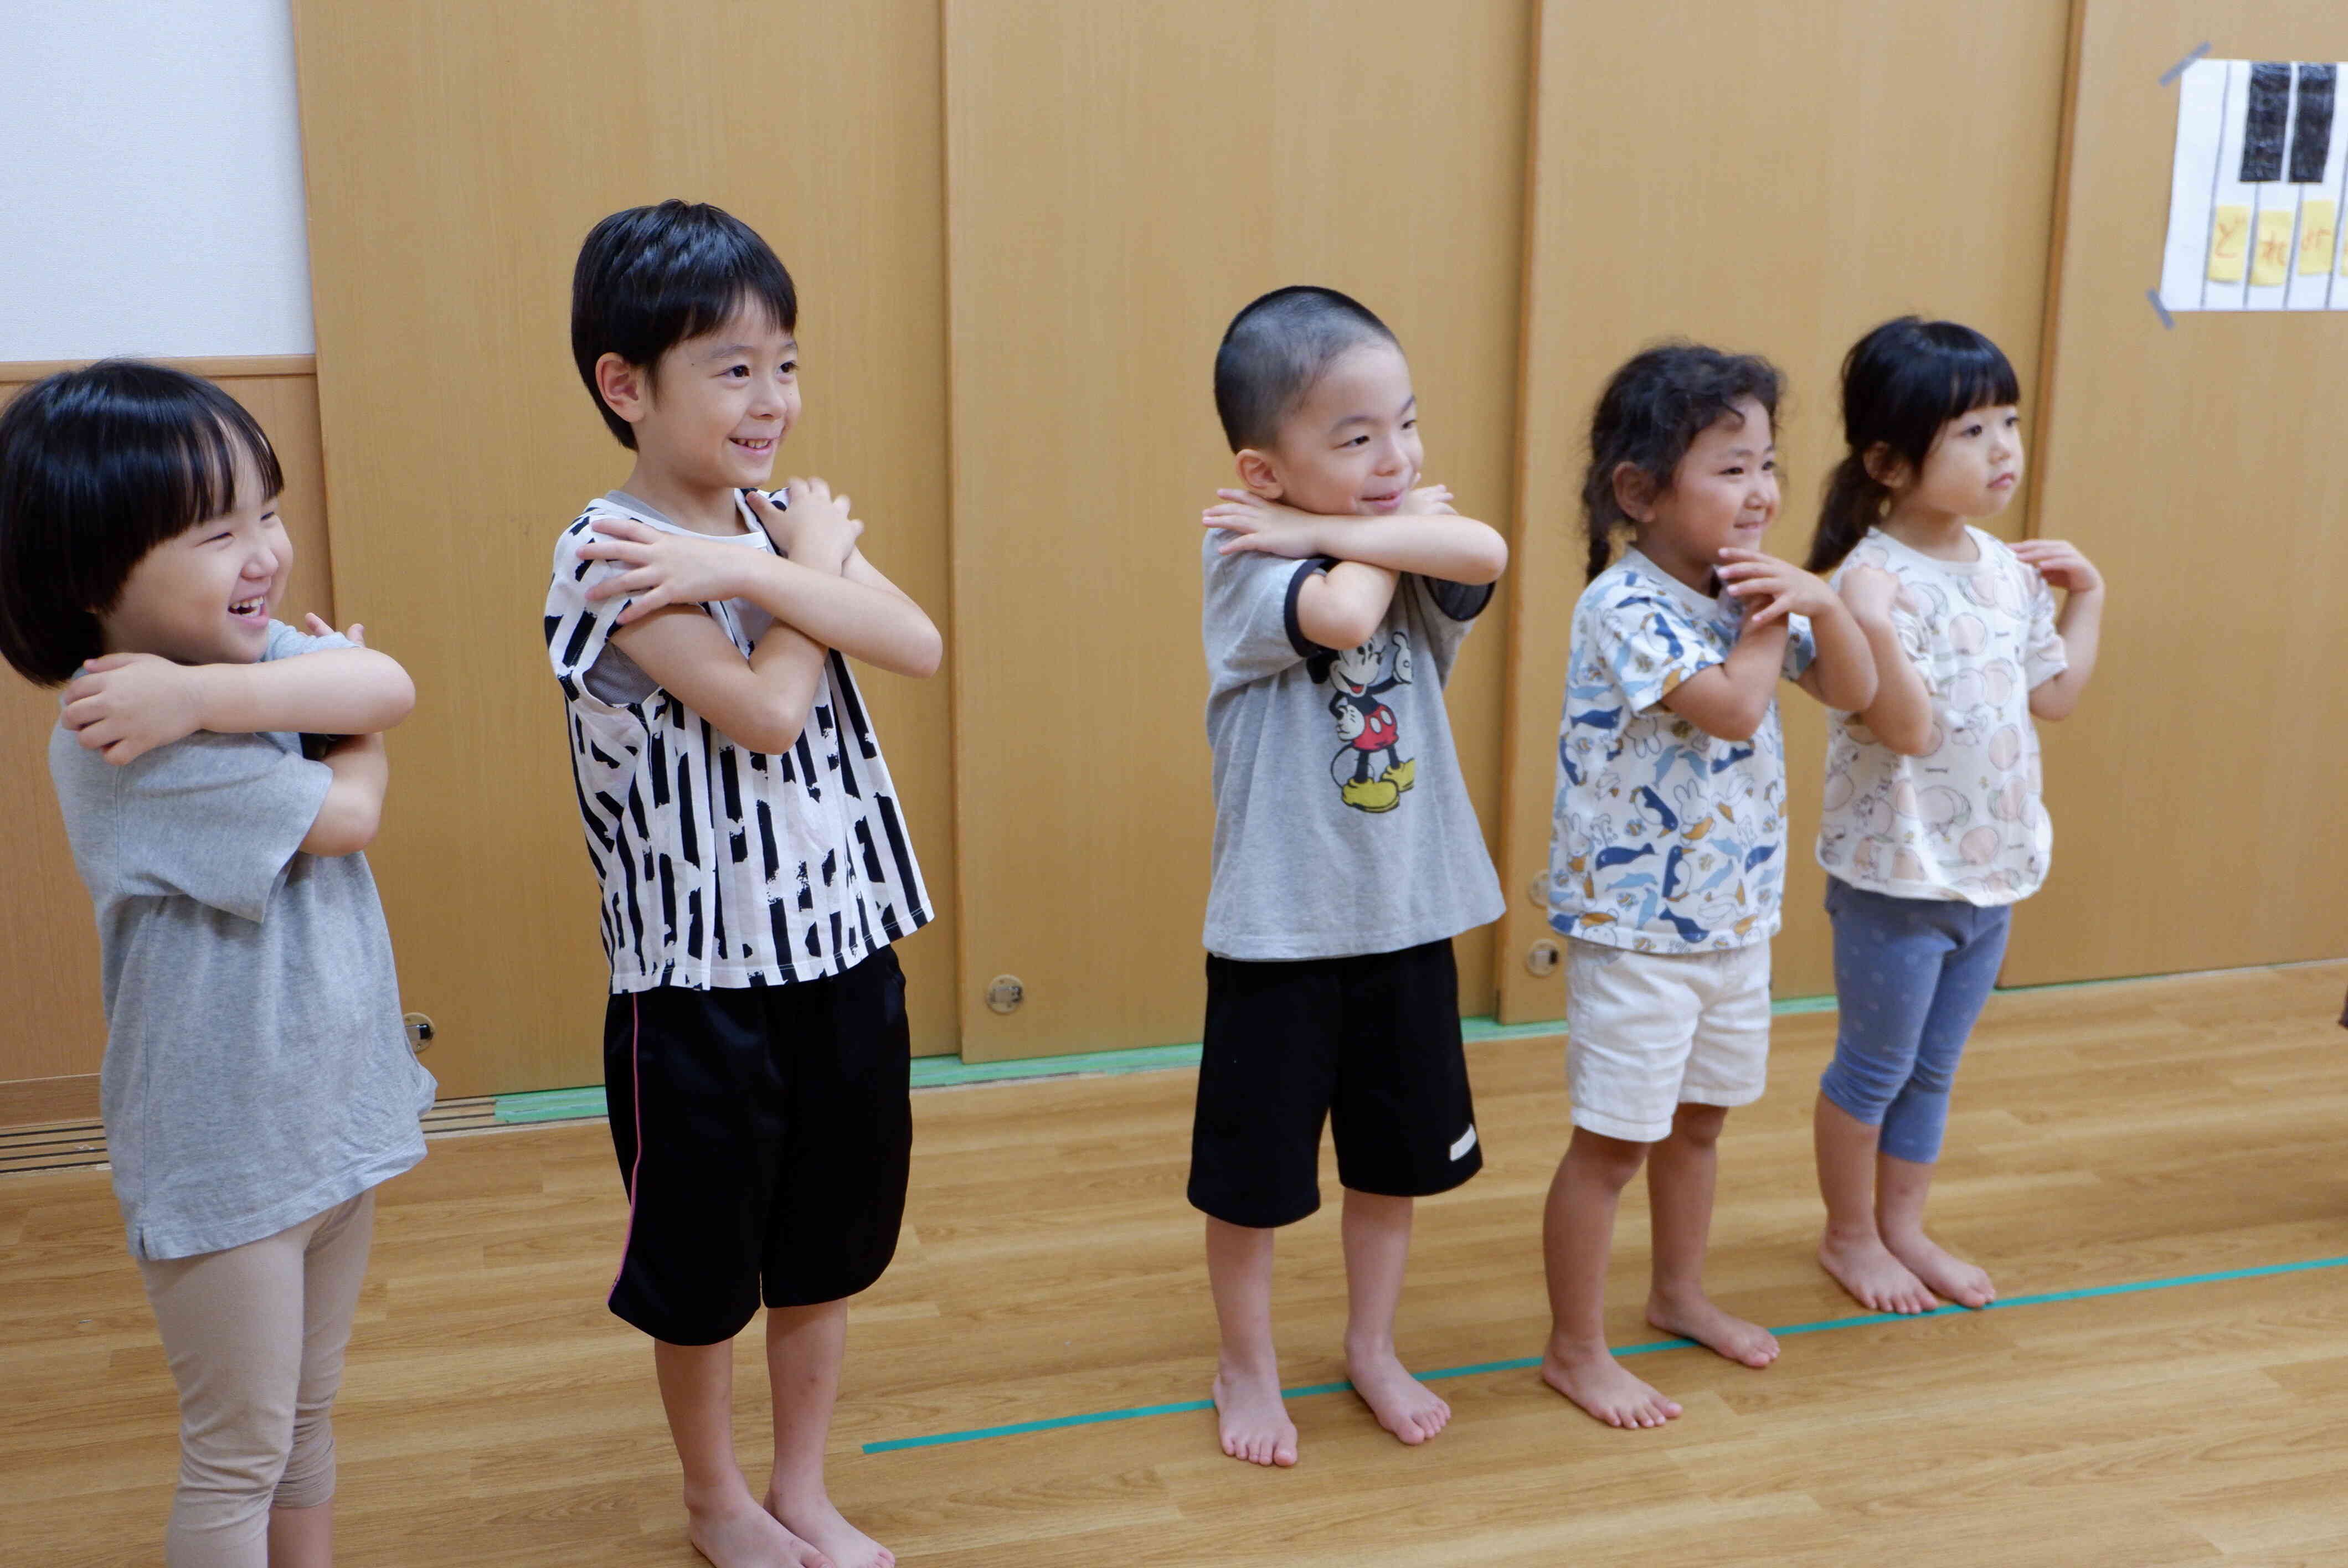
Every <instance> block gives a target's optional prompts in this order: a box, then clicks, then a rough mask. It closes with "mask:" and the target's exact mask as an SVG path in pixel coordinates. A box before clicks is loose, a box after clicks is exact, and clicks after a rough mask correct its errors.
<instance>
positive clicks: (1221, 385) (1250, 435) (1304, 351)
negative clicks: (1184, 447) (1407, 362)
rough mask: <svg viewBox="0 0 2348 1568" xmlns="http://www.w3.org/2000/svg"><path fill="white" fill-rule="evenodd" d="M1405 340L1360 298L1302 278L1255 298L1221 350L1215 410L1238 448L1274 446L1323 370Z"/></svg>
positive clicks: (1227, 330) (1234, 322) (1217, 361)
mask: <svg viewBox="0 0 2348 1568" xmlns="http://www.w3.org/2000/svg"><path fill="white" fill-rule="evenodd" d="M1363 343H1392V344H1394V346H1395V349H1396V351H1397V352H1398V351H1399V350H1400V349H1401V347H1402V344H1401V343H1398V342H1396V340H1395V335H1394V333H1392V332H1390V331H1388V330H1387V328H1386V323H1384V322H1382V321H1380V320H1378V318H1377V317H1376V316H1375V315H1372V314H1371V313H1370V309H1369V307H1368V306H1367V305H1365V304H1363V303H1362V302H1360V301H1359V300H1355V299H1352V298H1350V297H1348V296H1346V295H1344V294H1341V293H1339V292H1337V291H1336V290H1334V289H1319V288H1314V287H1313V286H1312V285H1310V284H1303V283H1300V284H1295V285H1292V286H1291V287H1289V288H1285V289H1274V290H1272V292H1270V293H1268V294H1265V295H1264V296H1262V298H1261V299H1257V300H1254V301H1251V302H1250V303H1249V304H1248V305H1247V307H1246V308H1245V309H1243V310H1241V312H1240V313H1239V314H1237V315H1235V316H1233V317H1232V318H1231V325H1230V326H1229V327H1226V328H1225V329H1224V330H1223V342H1222V346H1220V348H1218V349H1216V350H1215V412H1216V414H1217V415H1220V416H1221V419H1222V422H1223V438H1224V439H1225V440H1227V441H1229V442H1230V443H1231V450H1232V451H1234V452H1237V451H1240V450H1241V448H1243V447H1249V446H1255V447H1264V446H1271V445H1272V443H1273V442H1274V441H1275V440H1277V439H1278V438H1279V436H1280V422H1281V421H1282V419H1285V418H1286V417H1288V415H1289V413H1290V411H1291V410H1292V409H1293V408H1295V406H1296V405H1297V404H1298V403H1299V402H1301V401H1302V400H1303V397H1304V395H1305V394H1306V393H1308V392H1310V391H1312V390H1313V383H1314V382H1316V381H1318V380H1320V379H1321V375H1322V373H1323V372H1324V371H1326V370H1327V369H1328V368H1329V367H1330V366H1331V365H1332V364H1335V363H1336V361H1337V357H1338V355H1340V354H1344V352H1345V351H1346V350H1347V349H1350V348H1357V347H1359V346H1360V345H1362V344H1363Z"/></svg>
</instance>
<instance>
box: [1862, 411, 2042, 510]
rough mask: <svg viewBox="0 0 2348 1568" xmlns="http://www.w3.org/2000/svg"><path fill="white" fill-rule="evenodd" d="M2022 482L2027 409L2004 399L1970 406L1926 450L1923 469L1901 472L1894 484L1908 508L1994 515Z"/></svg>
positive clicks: (1943, 428) (1900, 498)
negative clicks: (2023, 415)
mask: <svg viewBox="0 0 2348 1568" xmlns="http://www.w3.org/2000/svg"><path fill="white" fill-rule="evenodd" d="M1903 467H1904V465H1903ZM2021 486H2022V411H2021V410H2020V409H2018V408H2016V407H2014V405H2012V404H2010V403H2001V404H1990V405H1983V406H1982V407H1980V408H1972V409H1968V410H1966V411H1965V412H1964V413H1962V414H1960V415H1957V416H1956V417H1955V418H1954V419H1952V420H1950V421H1949V422H1948V423H1947V424H1946V425H1942V426H1941V434H1940V435H1939V436H1936V437H1934V439H1933V441H1932V449H1931V451H1929V452H1927V453H1926V454H1925V455H1924V468H1923V472H1922V473H1921V474H1913V475H1910V474H1905V473H1903V474H1901V475H1899V476H1897V477H1895V478H1894V480H1893V484H1892V488H1893V489H1894V490H1895V491H1897V492H1899V502H1898V504H1899V505H1900V506H1902V507H1911V506H1912V507H1919V508H1929V509H1930V510H1931V511H1932V512H1934V513H1938V514H1941V515H1944V516H1948V517H1954V518H1993V517H1995V516H1997V514H1998V513H2000V512H2002V511H2003V510H2005V508H2006V507H2007V506H2008V505H2009V504H2011V503H2012V501H2013V497H2014V493H2015V491H2017V490H2018V489H2020V488H2021Z"/></svg>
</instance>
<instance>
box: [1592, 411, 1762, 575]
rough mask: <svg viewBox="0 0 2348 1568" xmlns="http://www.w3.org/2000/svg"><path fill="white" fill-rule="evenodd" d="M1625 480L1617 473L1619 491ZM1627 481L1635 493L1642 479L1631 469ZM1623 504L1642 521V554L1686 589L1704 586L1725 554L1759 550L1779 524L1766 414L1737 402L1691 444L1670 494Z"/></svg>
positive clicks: (1675, 473) (1630, 499)
mask: <svg viewBox="0 0 2348 1568" xmlns="http://www.w3.org/2000/svg"><path fill="white" fill-rule="evenodd" d="M1623 467H1624V468H1625V469H1630V468H1631V466H1630V465H1628V464H1625V465H1623ZM1627 477H1628V478H1629V479H1631V480H1632V482H1633V484H1634V486H1635V482H1636V481H1637V480H1638V479H1639V478H1641V477H1642V476H1639V475H1638V474H1637V471H1636V470H1635V469H1631V472H1630V475H1629V476H1627ZM1624 480H1625V476H1623V475H1622V474H1621V473H1620V472H1618V475H1617V485H1618V487H1620V486H1621V485H1622V483H1623V482H1624ZM1624 500H1625V506H1626V509H1628V510H1629V511H1630V513H1631V516H1632V518H1636V519H1637V520H1638V524H1639V548H1640V550H1641V551H1642V552H1643V553H1644V554H1645V555H1646V557H1647V558H1648V559H1650V560H1653V562H1654V563H1655V564H1656V565H1657V566H1660V567H1662V568H1663V569H1664V570H1666V571H1668V572H1671V573H1672V574H1673V576H1674V577H1678V578H1680V579H1681V580H1683V581H1686V582H1690V583H1692V584H1701V583H1703V582H1704V581H1705V580H1707V579H1709V578H1710V575H1711V573H1712V570H1713V569H1714V568H1715V567H1716V566H1718V565H1719V564H1720V552H1721V551H1722V550H1723V549H1726V548H1732V547H1733V548H1737V549H1747V550H1757V549H1759V548H1761V537H1762V536H1763V535H1764V534H1766V533H1767V532H1768V531H1769V525H1770V524H1772V523H1774V522H1776V520H1777V500H1778V496H1777V446H1776V432H1775V431H1774V430H1773V429H1772V428H1771V426H1770V422H1769V411H1768V410H1767V409H1766V408H1764V407H1763V406H1762V405H1761V403H1760V400H1759V399H1758V398H1752V397H1745V398H1739V399H1738V400H1737V402H1736V404H1735V413H1734V414H1733V415H1730V416H1729V417H1727V418H1725V419H1721V420H1717V421H1715V423H1714V424H1713V425H1710V426H1709V427H1708V428H1706V429H1705V430H1704V432H1703V433H1702V434H1701V435H1699V436H1696V438H1695V439H1694V441H1692V442H1690V443H1689V444H1688V449H1687V452H1686V454H1685V455H1684V456H1682V457H1681V458H1680V461H1679V466H1677V467H1676V468H1673V470H1672V482H1671V484H1670V485H1669V486H1668V487H1665V488H1664V489H1663V491H1661V492H1660V493H1658V494H1656V495H1653V496H1652V497H1638V496H1635V495H1633V496H1629V497H1624Z"/></svg>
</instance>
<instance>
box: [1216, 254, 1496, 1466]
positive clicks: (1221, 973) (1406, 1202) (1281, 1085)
mask: <svg viewBox="0 0 2348 1568" xmlns="http://www.w3.org/2000/svg"><path fill="white" fill-rule="evenodd" d="M1215 405H1216V409H1217V412H1218V413H1219V414H1220V415H1221V418H1222V423H1223V431H1224V434H1225V436H1227V437H1228V438H1229V439H1230V441H1231V450H1232V452H1233V453H1234V455H1235V461H1236V464H1237V466H1238V470H1239V477H1240V482H1241V486H1242V488H1240V489H1234V490H1224V491H1222V492H1220V494H1221V496H1222V497H1223V499H1222V503H1221V504H1220V505H1218V506H1215V507H1210V508H1209V509H1208V510H1207V512H1206V514H1205V517H1204V518H1203V521H1204V522H1205V524H1206V526H1207V528H1209V530H1210V532H1209V533H1208V534H1207V536H1206V541H1205V574H1206V596H1205V597H1206V608H1205V615H1204V636H1205V642H1206V652H1207V668H1208V674H1209V678H1210V688H1209V695H1208V699H1207V735H1208V739H1209V741H1210V744H1211V745H1212V747H1213V751H1214V786H1215V848H1214V876H1213V885H1212V889H1211V891H1210V894H1209V896H1208V901H1207V921H1206V947H1207V952H1208V958H1207V1020H1206V1048H1205V1051H1204V1054H1203V1057H1202V1060H1201V1061H1200V1070H1199V1102H1198V1111H1197V1117H1196V1121H1195V1123H1194V1126H1193V1130H1192V1134H1191V1156H1190V1159H1191V1163H1190V1183H1189V1198H1190V1202H1191V1204H1193V1205H1194V1206H1196V1207H1197V1208H1199V1209H1200V1210H1202V1211H1204V1212H1205V1214H1207V1216H1208V1217H1207V1273H1208V1278H1209V1281H1210V1284H1211V1286H1213V1290H1214V1297H1215V1314H1216V1318H1217V1321H1218V1323H1219V1325H1220V1330H1221V1340H1222V1343H1221V1355H1220V1364H1219V1366H1218V1368H1217V1373H1216V1377H1215V1385H1214V1398H1215V1408H1216V1410H1217V1412H1218V1416H1219V1419H1220V1426H1221V1435H1222V1447H1223V1451H1224V1452H1225V1453H1227V1454H1230V1455H1231V1456H1232V1457H1233V1458H1236V1459H1244V1460H1249V1461H1250V1462H1251V1463H1255V1464H1278V1465H1291V1464H1294V1463H1295V1462H1296V1428H1295V1426H1294V1424H1293V1423H1292V1422H1291V1421H1290V1420H1289V1419H1288V1415H1287V1411H1286V1409H1284V1408H1283V1406H1282V1402H1281V1398H1280V1373H1279V1366H1278V1361H1277V1358H1276V1356H1275V1354H1274V1351H1273V1348H1272V1235H1273V1231H1274V1229H1275V1228H1276V1227H1278V1226H1281V1225H1289V1224H1292V1223H1293V1222H1295V1221H1297V1220H1300V1219H1303V1217H1305V1216H1306V1215H1307V1214H1311V1213H1313V1210H1315V1209H1316V1208H1318V1207H1319V1206H1320V1202H1321V1197H1320V1191H1319V1188H1318V1185H1317V1183H1316V1175H1315V1171H1316V1165H1317V1163H1318V1158H1319V1150H1320V1142H1321V1123H1322V1121H1323V1118H1324V1117H1329V1118H1331V1119H1332V1120H1333V1121H1334V1128H1335V1136H1336V1140H1337V1163H1338V1174H1339V1178H1340V1180H1341V1181H1342V1183H1343V1184H1344V1188H1345V1208H1344V1247H1345V1266H1346V1280H1347V1293H1348V1300H1349V1310H1348V1318H1347V1324H1346V1330H1345V1361H1346V1368H1347V1370H1348V1372H1349V1374H1350V1376H1351V1378H1352V1380H1353V1384H1354V1389H1355V1390H1356V1391H1357V1392H1359V1393H1360V1394H1361V1396H1362V1398H1363V1399H1364V1400H1365V1402H1366V1403H1367V1404H1368V1405H1369V1407H1370V1409H1371V1411H1372V1412H1373V1413H1374V1414H1375V1416H1376V1417H1377V1419H1378V1423H1379V1424H1380V1425H1381V1426H1383V1427H1385V1429H1386V1430H1388V1431H1391V1432H1392V1433H1394V1434H1395V1437H1396V1438H1398V1439H1400V1440H1402V1441H1403V1442H1405V1443H1407V1444H1417V1443H1421V1442H1424V1441H1426V1440H1427V1439H1428V1438H1431V1437H1433V1436H1434V1435H1435V1434H1436V1433H1437V1432H1438V1431H1441V1430H1443V1428H1444V1425H1445V1424H1446V1423H1447V1421H1449V1419H1450V1418H1451V1410H1450V1407H1449V1406H1448V1405H1447V1404H1445V1403H1444V1401H1443V1400H1441V1399H1437V1397H1436V1396H1435V1395H1434V1394H1433V1393H1432V1392H1431V1391H1429V1390H1428V1389H1426V1387H1425V1386H1424V1385H1422V1384H1421V1383H1419V1382H1418V1381H1417V1379H1416V1378H1413V1377H1411V1375H1410V1374H1409V1372H1407V1371H1406V1370H1405V1369H1404V1368H1403V1365H1402V1363H1401V1361H1400V1360H1399V1359H1398V1358H1396V1357H1395V1348H1394V1317H1395V1307H1396V1305H1397V1303H1398V1302H1399V1301H1400V1299H1401V1295H1402V1277H1403V1267H1404V1264H1405V1262H1406V1259H1407V1257H1408V1255H1409V1250H1410V1225H1411V1210H1412V1200H1413V1199H1415V1198H1418V1197H1423V1196H1427V1195H1430V1194H1436V1193H1441V1192H1447V1191H1449V1190H1450V1189H1451V1188H1453V1187H1456V1186H1457V1185H1459V1184H1461V1183H1463V1182H1465V1181H1466V1180H1468V1177H1470V1176H1472V1175H1474V1174H1475V1173H1476V1172H1477V1171H1478V1169H1480V1168H1481V1167H1482V1164H1483V1154H1482V1152H1481V1151H1480V1150H1479V1149H1478V1146H1477V1142H1476V1126H1475V1110H1474V1106H1473V1104H1472V1102H1471V1101H1470V1097H1469V1094H1468V1066H1467V1059H1466V1056H1465V1053H1464V1052H1463V1050H1462V1049H1461V1042H1460V1035H1459V996H1458V977H1457V970H1456V968H1454V965H1453V960H1452V953H1451V938H1453V937H1455V936H1457V934H1458V933H1460V932H1461V931H1464V930H1467V929H1468V928H1470V927H1476V926H1480V925H1484V924H1486V923H1487V922H1488V921H1491V920H1494V919H1497V918H1498V917H1499V915H1500V912H1501V899H1500V889H1499V883H1498V878H1497V877H1496V876H1494V875H1493V871H1492V863H1491V859H1490V857H1489V856H1488V855H1487V854H1486V852H1485V848H1484V839H1483V835H1482V833H1481V831H1480V830H1479V829H1478V826H1477V824H1476V814H1475V809H1474V807H1473V806H1472V805H1471V804H1470V803H1469V801H1468V791H1467V784H1466V782H1465V781H1464V780H1463V779H1462V778H1461V776H1460V773H1459V764H1458V761H1457V758H1456V756H1455V755H1454V754H1453V752H1452V747H1451V731H1450V723H1449V719H1448V717H1447V714H1446V712H1445V711H1444V705H1443V683H1444V682H1445V681H1447V679H1448V678H1449V676H1450V672H1451V666H1452V661H1453V660H1454V659H1455V658H1456V657H1457V654H1458V651H1459V645H1460V643H1461V641H1463V640H1464V639H1465V638H1466V636H1467V634H1468V627H1469V624H1470V623H1471V622H1472V621H1473V620H1474V619H1475V618H1476V616H1477V615H1478V614H1479V613H1480V612H1481V611H1482V610H1483V609H1484V607H1485V605H1487V604H1488V603H1489V602H1490V600H1491V596H1492V589H1491V587H1490V584H1491V583H1492V582H1493V581H1494V580H1495V579H1498V577H1499V575H1500V572H1501V570H1502V569H1504V568H1505V567H1506V565H1507V563H1508V545H1507V543H1506V541H1504V540H1503V539H1502V538H1500V536H1499V535H1498V533H1496V532H1494V531H1493V530H1492V529H1491V528H1488V527H1486V526H1485V525H1484V524H1482V523H1478V522H1473V521H1470V520H1469V519H1468V518H1461V517H1458V516H1457V515H1455V514H1454V513H1453V512H1452V509H1451V507H1450V505H1449V501H1450V492H1449V491H1448V490H1447V489H1445V488H1444V487H1441V486H1439V485H1438V486H1431V487H1426V488H1416V486H1417V484H1418V480H1419V477H1420V474H1419V469H1420V463H1421V459H1422V451H1421V446H1420V442H1419V435H1418V416H1417V401H1416V397H1415V396H1414V395H1413V394H1412V392H1411V384H1410V367H1409V365H1408V364H1407V363H1406V361H1405V360H1404V358H1403V354H1402V350H1401V347H1400V346H1399V345H1398V344H1397V343H1396V342H1395V336H1394V334H1393V333H1391V332H1389V331H1387V330H1386V327H1385V323H1382V322H1380V321H1379V320H1378V318H1377V317H1376V316H1375V315H1373V314H1371V313H1370V312H1369V311H1368V310H1366V309H1365V308H1364V307H1363V306H1362V305H1361V304H1359V303H1358V302H1355V301H1354V300H1351V299H1349V298H1347V297H1346V296H1345V295H1344V294H1341V293H1337V292H1334V290H1329V289H1318V288H1288V289H1281V290H1277V291H1275V292H1272V293H1270V294H1266V295H1264V296H1263V297H1262V299H1259V300H1257V301H1255V302H1253V303H1251V304H1250V305H1249V306H1248V307H1247V308H1246V309H1245V310H1242V311H1241V312H1240V313H1239V315H1238V316H1237V317H1236V318H1235V319H1234V320H1233V321H1232V323H1231V327H1230V330H1229V331H1227V332H1226V333H1224V335H1223V341H1222V346H1221V347H1220V350H1219V351H1218V352H1217V354H1216V356H1215Z"/></svg>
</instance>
